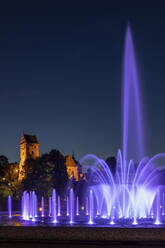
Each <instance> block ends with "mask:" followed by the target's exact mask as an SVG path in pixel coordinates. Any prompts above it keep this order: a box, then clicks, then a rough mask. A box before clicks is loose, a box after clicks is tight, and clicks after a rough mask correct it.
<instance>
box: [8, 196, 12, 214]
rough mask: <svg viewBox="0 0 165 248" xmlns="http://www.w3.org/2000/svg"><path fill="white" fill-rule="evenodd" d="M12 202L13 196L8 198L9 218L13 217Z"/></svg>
mask: <svg viewBox="0 0 165 248" xmlns="http://www.w3.org/2000/svg"><path fill="white" fill-rule="evenodd" d="M11 212H12V200H11V196H10V195H9V196H8V216H9V218H11V217H12V213H11Z"/></svg>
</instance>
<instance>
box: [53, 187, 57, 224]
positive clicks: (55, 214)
mask: <svg viewBox="0 0 165 248" xmlns="http://www.w3.org/2000/svg"><path fill="white" fill-rule="evenodd" d="M52 217H53V222H54V223H57V213H56V190H55V189H53V192H52Z"/></svg>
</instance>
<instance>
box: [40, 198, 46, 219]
mask: <svg viewBox="0 0 165 248" xmlns="http://www.w3.org/2000/svg"><path fill="white" fill-rule="evenodd" d="M44 215H45V205H44V197H43V196H42V198H41V216H42V217H44Z"/></svg>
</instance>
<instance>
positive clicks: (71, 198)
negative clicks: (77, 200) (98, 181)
mask: <svg viewBox="0 0 165 248" xmlns="http://www.w3.org/2000/svg"><path fill="white" fill-rule="evenodd" d="M69 200H70V204H69V206H70V208H69V209H70V224H73V223H74V192H73V189H70V193H69Z"/></svg>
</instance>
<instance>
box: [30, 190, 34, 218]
mask: <svg viewBox="0 0 165 248" xmlns="http://www.w3.org/2000/svg"><path fill="white" fill-rule="evenodd" d="M32 201H33V200H32V191H30V192H29V217H30V218H32V208H33V206H32V204H33V203H32Z"/></svg>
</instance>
